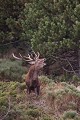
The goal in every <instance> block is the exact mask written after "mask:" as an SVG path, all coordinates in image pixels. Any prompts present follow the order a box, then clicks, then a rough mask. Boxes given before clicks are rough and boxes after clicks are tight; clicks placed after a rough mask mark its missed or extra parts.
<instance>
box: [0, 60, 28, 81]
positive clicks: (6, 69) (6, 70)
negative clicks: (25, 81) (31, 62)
mask: <svg viewBox="0 0 80 120" xmlns="http://www.w3.org/2000/svg"><path fill="white" fill-rule="evenodd" d="M25 72H27V68H25V67H23V66H22V61H17V60H16V61H11V60H9V59H0V77H1V79H7V80H13V81H21V79H22V75H23V74H24V73H25Z"/></svg>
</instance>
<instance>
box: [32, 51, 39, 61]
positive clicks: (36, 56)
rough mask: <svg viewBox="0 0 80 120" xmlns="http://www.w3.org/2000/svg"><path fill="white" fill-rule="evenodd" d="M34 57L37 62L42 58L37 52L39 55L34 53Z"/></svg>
mask: <svg viewBox="0 0 80 120" xmlns="http://www.w3.org/2000/svg"><path fill="white" fill-rule="evenodd" d="M33 52H34V51H33ZM34 55H35V60H38V59H39V56H40V54H39V52H37V54H36V53H35V52H34Z"/></svg>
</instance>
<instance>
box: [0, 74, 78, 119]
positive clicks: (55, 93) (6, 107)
mask: <svg viewBox="0 0 80 120" xmlns="http://www.w3.org/2000/svg"><path fill="white" fill-rule="evenodd" d="M39 79H40V81H41V93H40V96H38V97H36V95H35V94H34V93H31V95H27V93H26V86H25V83H24V82H22V83H20V82H12V81H11V82H2V81H1V82H0V120H80V92H79V91H77V89H76V87H75V86H73V85H69V84H67V83H66V82H60V83H54V82H53V81H52V80H50V79H48V78H47V77H45V76H42V77H40V78H39Z"/></svg>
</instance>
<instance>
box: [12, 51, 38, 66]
mask: <svg viewBox="0 0 80 120" xmlns="http://www.w3.org/2000/svg"><path fill="white" fill-rule="evenodd" d="M34 55H35V56H34V58H31V55H30V54H28V56H22V55H21V54H20V53H19V56H20V57H17V56H15V55H14V53H12V56H13V57H14V58H15V59H17V60H25V61H27V62H29V63H30V64H35V62H36V61H37V60H38V59H39V56H40V54H39V52H37V54H36V53H35V52H34Z"/></svg>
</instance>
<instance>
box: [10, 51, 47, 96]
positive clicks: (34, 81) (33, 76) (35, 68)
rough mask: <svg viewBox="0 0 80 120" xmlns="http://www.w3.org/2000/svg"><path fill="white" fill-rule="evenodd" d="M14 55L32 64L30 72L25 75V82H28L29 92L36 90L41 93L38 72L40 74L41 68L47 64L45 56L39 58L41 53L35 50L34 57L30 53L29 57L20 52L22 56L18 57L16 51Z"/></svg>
mask: <svg viewBox="0 0 80 120" xmlns="http://www.w3.org/2000/svg"><path fill="white" fill-rule="evenodd" d="M12 55H13V57H14V58H15V59H18V60H25V61H27V62H28V63H29V64H31V67H30V68H29V71H28V73H27V74H26V77H25V82H26V85H27V92H28V93H29V94H30V93H31V91H34V92H36V93H37V95H39V93H40V82H39V80H38V74H39V70H40V69H41V68H43V66H44V65H46V64H45V58H41V59H40V58H39V56H40V54H39V53H37V54H35V52H34V57H33V58H32V57H31V56H30V55H29V54H28V57H26V56H22V55H21V54H20V53H19V56H20V57H16V56H15V55H14V53H13V54H12Z"/></svg>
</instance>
